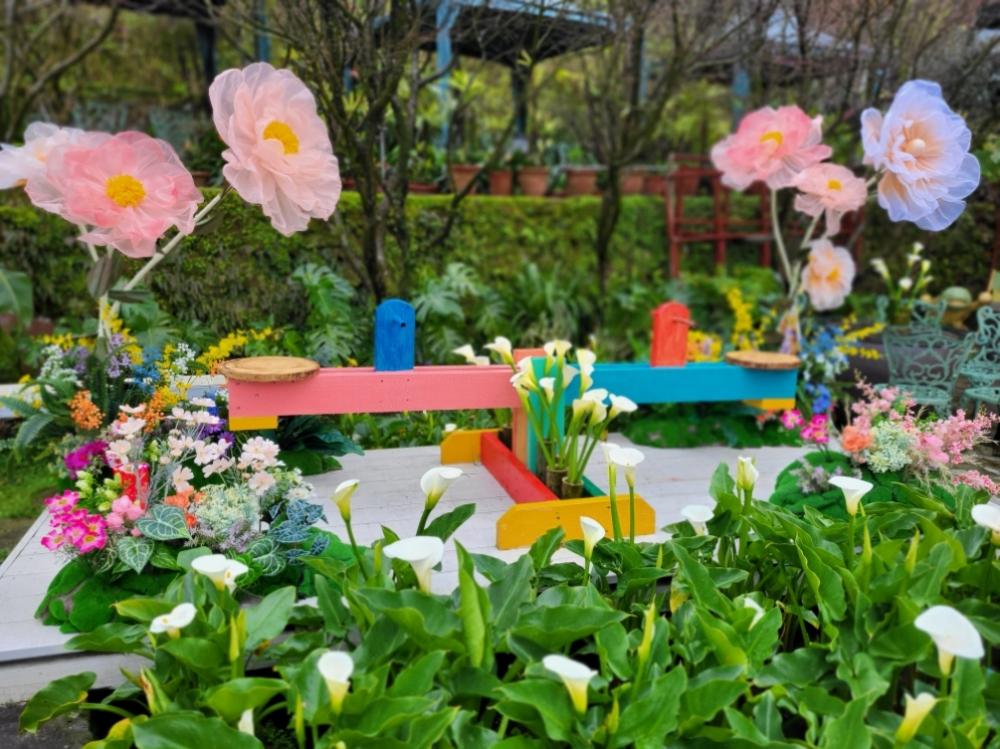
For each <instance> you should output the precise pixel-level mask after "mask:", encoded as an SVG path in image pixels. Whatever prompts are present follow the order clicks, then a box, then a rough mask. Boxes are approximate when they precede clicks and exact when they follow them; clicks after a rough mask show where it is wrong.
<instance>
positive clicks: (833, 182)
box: [792, 164, 868, 237]
mask: <svg viewBox="0 0 1000 749" xmlns="http://www.w3.org/2000/svg"><path fill="white" fill-rule="evenodd" d="M792 184H794V185H795V187H797V188H798V189H799V190H800V191H801V193H800V194H799V195H796V196H795V210H797V211H801V212H802V213H804V214H806V215H807V216H818V215H820V214H821V213H825V214H826V219H825V220H826V229H825V231H824V236H827V237H832V236H833V235H835V234H837V233H838V232H839V231H840V218H841V217H842V216H843V215H844V214H845V213H850V212H851V211H856V210H858V208H860V207H861V206H863V205H864V204H865V200H866V199H867V198H868V188H867V187H865V181H864V180H863V179H861V177H856V176H855V175H854V172H852V171H851V170H850V169H848V168H847V167H845V166H840V165H839V164H813V165H812V166H810V167H808V168H806V169H805V170H803V171H801V172H799V173H798V174H797V175H796V177H795V180H794V182H793V183H792Z"/></svg>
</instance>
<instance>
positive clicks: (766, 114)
mask: <svg viewBox="0 0 1000 749" xmlns="http://www.w3.org/2000/svg"><path fill="white" fill-rule="evenodd" d="M822 125H823V118H822V117H814V118H812V119H810V118H809V115H807V114H806V113H805V112H803V111H802V110H801V109H799V108H798V107H794V106H787V107H779V108H778V109H773V108H771V107H764V108H762V109H758V110H757V111H755V112H751V113H750V114H748V115H747V116H746V117H744V118H743V119H742V120H740V124H739V127H737V128H736V132H735V133H733V134H732V135H729V136H727V137H726V138H723V139H722V140H721V141H719V142H718V143H716V144H715V145H714V146H712V154H711V155H712V163H713V164H714V165H715V168H716V169H718V170H719V171H721V172H722V183H723V184H724V185H726V186H728V187H732V188H733V189H735V190H744V189H746V188H747V187H749V186H750V185H751V184H752V183H754V182H757V181H763V182H766V183H767V186H768V187H770V188H772V189H774V190H777V189H778V188H781V187H789V186H790V185H791V184H792V180H794V179H795V175H797V174H798V173H799V172H801V171H802V170H803V169H805V168H806V167H808V166H810V165H812V164H816V163H818V162H820V161H822V160H823V159H826V158H829V156H830V154H831V153H833V151H832V150H831V148H830V147H829V146H824V145H823V144H822V143H821V142H820V141H821V140H822V138H823V133H822Z"/></svg>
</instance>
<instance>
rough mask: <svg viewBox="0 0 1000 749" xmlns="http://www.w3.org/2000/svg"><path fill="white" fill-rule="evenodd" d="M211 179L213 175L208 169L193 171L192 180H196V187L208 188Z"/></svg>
mask: <svg viewBox="0 0 1000 749" xmlns="http://www.w3.org/2000/svg"><path fill="white" fill-rule="evenodd" d="M211 177H212V173H211V172H210V171H208V170H207V169H192V170H191V178H192V179H193V180H194V186H195V187H208V181H209V179H211Z"/></svg>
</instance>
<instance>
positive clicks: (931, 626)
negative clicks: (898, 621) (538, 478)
mask: <svg viewBox="0 0 1000 749" xmlns="http://www.w3.org/2000/svg"><path fill="white" fill-rule="evenodd" d="M913 626H915V627H916V628H917V629H919V630H920V631H921V632H924V633H925V634H927V635H928V636H929V637H930V638H931V639H932V640H933V641H934V645H935V646H936V647H937V650H938V665H939V666H940V667H941V673H942V674H944V675H946V676H947V675H948V674H950V673H951V666H952V663H953V662H954V660H955V657H956V656H957V657H959V658H971V659H977V660H978V659H979V658H982V657H983V655H985V653H986V651H985V650H984V648H983V638H982V636H981V635H980V634H979V631H978V630H977V629H976V627H975V626H974V625H973V624H972V622H971V621H969V619H968V617H966V616H965V614H962V613H961V612H960V611H958V610H957V609H954V608H952V607H951V606H931V607H930V608H929V609H927V610H926V611H924V612H923V613H921V614H920V615H919V616H918V617H917V618H916V619H914V620H913Z"/></svg>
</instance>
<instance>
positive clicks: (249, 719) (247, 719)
mask: <svg viewBox="0 0 1000 749" xmlns="http://www.w3.org/2000/svg"><path fill="white" fill-rule="evenodd" d="M236 728H237V730H239V732H240V733H248V734H250V735H251V736H253V735H254V733H253V709H252V708H247V709H246V710H244V711H243V712H242V714H241V715H240V722H239V723H238V724H237V726H236Z"/></svg>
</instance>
